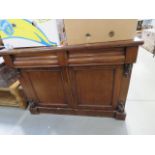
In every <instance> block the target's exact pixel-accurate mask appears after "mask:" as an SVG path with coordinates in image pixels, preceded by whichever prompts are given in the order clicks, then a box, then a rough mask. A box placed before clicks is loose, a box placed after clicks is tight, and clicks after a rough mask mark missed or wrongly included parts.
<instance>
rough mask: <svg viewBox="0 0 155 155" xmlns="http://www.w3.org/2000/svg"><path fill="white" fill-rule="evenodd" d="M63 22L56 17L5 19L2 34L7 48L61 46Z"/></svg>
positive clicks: (0, 29) (0, 24)
mask: <svg viewBox="0 0 155 155" xmlns="http://www.w3.org/2000/svg"><path fill="white" fill-rule="evenodd" d="M61 23H62V21H61V20H56V19H3V20H0V36H1V38H2V41H3V44H4V46H5V48H7V49H12V48H22V47H38V46H59V45H61V43H62V40H61V39H62V38H64V36H63V26H62V24H61Z"/></svg>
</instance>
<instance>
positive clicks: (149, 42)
mask: <svg viewBox="0 0 155 155" xmlns="http://www.w3.org/2000/svg"><path fill="white" fill-rule="evenodd" d="M142 39H143V40H144V44H143V48H145V49H146V50H147V51H149V52H151V53H153V54H154V55H155V29H154V28H153V29H146V30H143V32H142Z"/></svg>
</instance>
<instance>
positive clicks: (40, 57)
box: [12, 51, 59, 68]
mask: <svg viewBox="0 0 155 155" xmlns="http://www.w3.org/2000/svg"><path fill="white" fill-rule="evenodd" d="M36 52H37V51H36ZM12 61H13V65H14V67H16V68H33V67H35V68H36V67H57V66H59V63H58V56H57V53H56V52H51V53H37V54H35V53H32V54H24V53H21V54H16V55H14V56H13V57H12Z"/></svg>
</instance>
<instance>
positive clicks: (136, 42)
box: [0, 38, 143, 56]
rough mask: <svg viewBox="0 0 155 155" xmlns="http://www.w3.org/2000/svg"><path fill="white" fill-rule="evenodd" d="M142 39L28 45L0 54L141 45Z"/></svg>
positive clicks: (5, 50) (2, 51) (4, 50)
mask: <svg viewBox="0 0 155 155" xmlns="http://www.w3.org/2000/svg"><path fill="white" fill-rule="evenodd" d="M142 44H143V40H141V39H139V38H135V39H133V40H123V41H111V42H102V43H90V44H81V45H63V46H58V47H28V48H18V49H10V50H7V49H3V50H1V51H0V55H1V56H3V55H8V54H9V55H14V54H21V53H22V54H23V53H36V52H37V53H38V52H40V53H42V52H48V51H49V52H52V51H63V50H82V49H83V50H86V49H101V48H117V47H130V46H138V45H142Z"/></svg>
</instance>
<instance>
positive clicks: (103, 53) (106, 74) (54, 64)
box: [0, 39, 143, 120]
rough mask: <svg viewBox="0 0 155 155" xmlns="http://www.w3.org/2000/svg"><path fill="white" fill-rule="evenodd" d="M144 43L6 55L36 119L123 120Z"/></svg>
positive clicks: (16, 51)
mask: <svg viewBox="0 0 155 155" xmlns="http://www.w3.org/2000/svg"><path fill="white" fill-rule="evenodd" d="M141 44H143V41H141V40H138V39H135V40H126V41H114V42H106V43H93V44H83V45H70V46H67V45H65V46H61V47H37V48H22V49H12V50H3V51H1V52H0V55H2V56H3V58H4V60H5V63H6V64H7V65H8V66H10V67H13V68H16V69H17V71H18V73H19V80H20V82H21V84H22V86H23V88H24V91H25V94H26V96H27V100H28V101H29V104H30V111H31V113H33V114H37V113H40V112H51V113H58V114H76V115H93V116H109V117H115V118H117V119H122V120H124V119H125V117H126V114H125V102H126V97H127V93H128V88H129V82H130V76H131V71H132V64H133V63H134V62H136V58H137V52H138V46H139V45H141Z"/></svg>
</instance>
